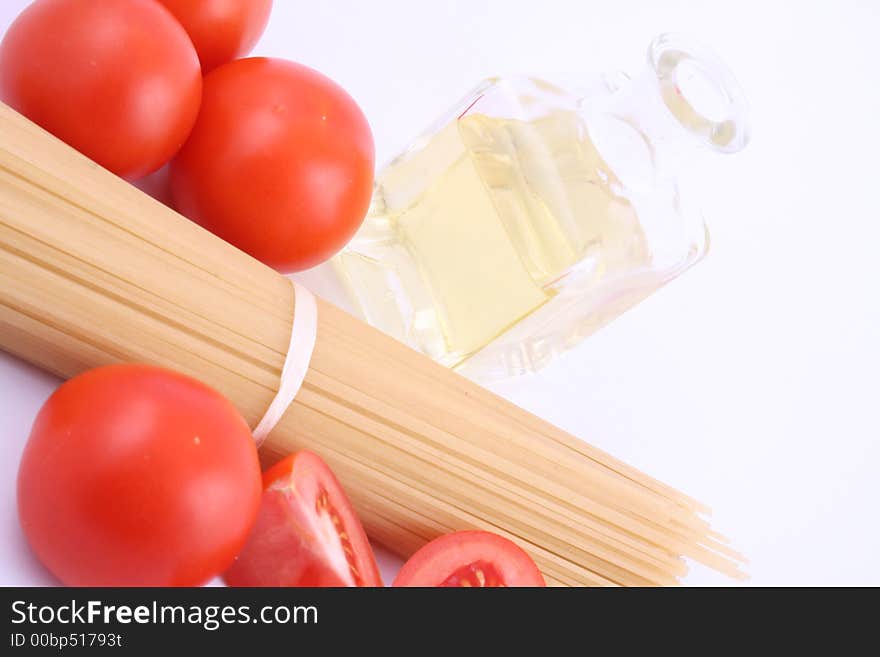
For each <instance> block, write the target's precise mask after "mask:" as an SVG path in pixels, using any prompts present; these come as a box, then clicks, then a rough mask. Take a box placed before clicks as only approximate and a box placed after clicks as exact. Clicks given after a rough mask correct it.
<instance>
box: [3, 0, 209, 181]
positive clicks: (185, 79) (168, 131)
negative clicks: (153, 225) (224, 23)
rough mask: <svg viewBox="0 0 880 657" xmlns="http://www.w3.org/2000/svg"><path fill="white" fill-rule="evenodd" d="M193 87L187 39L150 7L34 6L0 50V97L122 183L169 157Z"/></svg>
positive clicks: (197, 77) (47, 2)
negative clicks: (120, 177)
mask: <svg viewBox="0 0 880 657" xmlns="http://www.w3.org/2000/svg"><path fill="white" fill-rule="evenodd" d="M201 89H202V78H201V70H200V68H199V59H198V56H197V55H196V51H195V49H194V48H193V45H192V42H191V41H190V40H189V37H188V36H187V35H186V32H185V31H184V29H183V28H182V27H181V26H180V24H179V23H178V22H177V21H176V20H174V17H173V16H172V15H171V14H170V13H168V11H166V10H165V9H164V8H163V7H161V6H160V5H159V4H157V3H156V2H155V1H154V0H126V1H125V2H120V1H119V0H37V2H34V3H33V4H32V5H30V6H29V7H28V8H27V9H25V10H24V11H23V12H22V13H21V15H20V16H19V17H18V18H17V19H16V20H15V22H13V24H12V25H11V26H10V27H9V30H8V31H7V32H6V35H5V36H4V38H3V42H2V44H0V98H2V100H3V101H4V102H6V103H7V104H8V105H10V106H12V107H13V108H14V109H16V110H18V111H19V112H21V113H22V114H24V115H25V116H27V117H28V118H29V119H31V120H32V121H34V122H35V123H37V124H39V125H40V126H42V127H43V128H45V129H46V130H48V131H49V132H51V133H53V134H54V135H55V136H56V137H58V138H60V139H62V140H64V141H66V142H67V143H68V144H70V145H71V146H73V147H74V148H76V149H77V150H79V151H81V152H82V153H84V154H85V155H87V156H88V157H90V158H91V159H93V160H94V161H96V162H97V163H98V164H100V165H102V166H103V167H105V168H107V169H109V170H110V171H112V172H114V173H116V174H118V175H120V176H124V177H126V178H130V179H134V178H138V177H140V176H143V175H146V174H148V173H150V172H151V171H154V170H156V169H158V168H159V167H161V166H162V165H163V164H165V163H166V162H167V161H168V160H170V159H171V157H172V156H173V155H174V153H176V152H177V150H178V149H179V148H180V146H181V145H182V144H183V142H184V140H185V139H186V137H187V135H188V134H189V131H190V129H191V128H192V126H193V123H194V121H195V119H196V115H197V114H198V109H199V100H200V97H201Z"/></svg>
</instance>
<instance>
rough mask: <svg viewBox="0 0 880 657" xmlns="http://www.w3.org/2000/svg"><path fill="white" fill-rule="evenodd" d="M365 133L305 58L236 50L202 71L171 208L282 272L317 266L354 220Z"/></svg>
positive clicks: (369, 174) (366, 149) (362, 203)
mask: <svg viewBox="0 0 880 657" xmlns="http://www.w3.org/2000/svg"><path fill="white" fill-rule="evenodd" d="M372 184H373V138H372V135H371V133H370V127H369V125H368V124H367V120H366V119H365V118H364V115H363V113H362V112H361V110H360V109H359V108H358V106H357V104H355V102H354V100H352V99H351V97H350V96H349V95H348V94H346V93H345V91H343V90H342V89H341V88H340V87H339V86H337V85H336V84H335V83H334V82H332V81H331V80H330V79H328V78H326V77H324V76H323V75H321V74H320V73H318V72H316V71H313V70H311V69H309V68H306V67H305V66H300V65H299V64H294V63H293V62H287V61H283V60H278V59H267V58H264V57H258V58H251V59H239V60H236V61H234V62H230V63H229V64H225V65H223V66H221V67H220V68H218V69H216V70H214V72H212V73H211V74H209V75H208V76H207V77H206V78H205V87H204V95H203V99H202V108H201V111H200V112H199V118H198V119H197V121H196V125H195V128H193V131H192V135H190V138H189V140H188V141H187V142H186V145H185V146H184V147H183V148H182V149H181V151H180V153H179V154H178V155H177V157H176V158H174V160H173V161H172V163H171V196H172V198H173V199H174V204H175V207H176V208H177V209H178V211H179V212H180V213H181V214H183V215H185V216H187V217H189V218H190V219H192V220H193V221H196V222H198V223H199V224H201V225H202V226H204V227H205V228H207V229H208V230H210V231H212V232H214V233H216V234H217V235H219V236H220V237H222V238H223V239H225V240H226V241H227V242H231V243H232V244H234V245H235V246H237V247H238V248H240V249H242V250H243V251H246V252H247V253H250V254H251V255H252V256H254V257H255V258H257V259H258V260H262V261H263V262H265V263H266V264H268V265H270V266H272V267H275V268H276V269H278V270H280V271H282V272H288V271H295V270H300V269H306V268H308V267H312V266H314V265H317V264H319V263H321V262H323V261H324V260H326V259H327V258H329V257H330V256H331V255H333V254H334V253H335V252H336V251H338V250H339V249H340V248H342V247H343V246H344V245H345V243H346V242H348V240H349V239H351V236H352V235H354V233H355V231H356V230H357V229H358V227H359V226H360V224H361V222H362V221H363V218H364V215H365V214H366V211H367V207H368V206H369V203H370V195H371V193H372Z"/></svg>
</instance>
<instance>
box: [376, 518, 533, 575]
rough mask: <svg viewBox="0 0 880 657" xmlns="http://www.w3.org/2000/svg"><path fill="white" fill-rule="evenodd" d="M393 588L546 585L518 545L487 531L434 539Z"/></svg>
mask: <svg viewBox="0 0 880 657" xmlns="http://www.w3.org/2000/svg"><path fill="white" fill-rule="evenodd" d="M394 586H431V587H437V586H441V587H450V586H459V587H477V588H488V587H502V586H546V584H545V582H544V578H543V576H542V575H541V572H540V571H539V570H538V567H537V566H536V565H535V562H534V561H532V559H531V557H529V555H528V554H526V553H525V552H524V551H523V550H522V549H521V548H519V547H518V546H517V545H516V544H515V543H513V542H512V541H509V540H508V539H506V538H504V537H502V536H498V535H497V534H492V533H490V532H485V531H463V532H455V533H453V534H446V535H445V536H441V537H440V538H437V539H434V540H433V541H431V542H430V543H428V544H427V545H425V546H424V547H422V548H421V549H420V550H419V551H418V552H416V553H415V554H414V555H413V556H412V557H410V559H409V561H407V562H406V563H405V564H404V565H403V568H401V569H400V572H399V573H398V575H397V578H396V579H395V580H394Z"/></svg>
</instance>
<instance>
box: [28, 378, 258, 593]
mask: <svg viewBox="0 0 880 657" xmlns="http://www.w3.org/2000/svg"><path fill="white" fill-rule="evenodd" d="M260 494H261V485H260V467H259V462H258V459H257V452H256V448H255V446H254V441H253V437H252V435H251V432H250V429H249V428H248V426H247V423H246V422H245V421H244V419H243V418H242V417H241V415H240V414H239V413H238V412H237V411H236V409H235V408H234V407H233V406H232V404H231V403H230V402H229V401H228V400H226V399H225V398H224V397H223V396H221V395H220V394H219V393H217V392H215V391H214V390H212V389H211V388H209V387H207V386H205V385H204V384H202V383H200V382H198V381H196V380H195V379H191V378H189V377H186V376H183V375H181V374H177V373H175V372H171V371H168V370H163V369H160V368H156V367H151V366H146V365H111V366H107V367H101V368H98V369H94V370H90V371H88V372H86V373H84V374H81V375H79V376H77V377H75V378H73V379H71V380H69V381H68V382H66V383H64V384H63V385H61V386H60V387H59V388H58V389H57V390H56V391H55V393H54V394H53V395H52V396H51V397H50V398H49V399H48V400H47V401H46V403H45V404H44V406H43V408H42V409H41V410H40V412H39V414H38V415H37V418H36V421H35V422H34V426H33V430H32V432H31V435H30V438H29V440H28V443H27V445H26V447H25V450H24V454H23V456H22V460H21V464H20V466H19V472H18V512H19V520H20V522H21V526H22V528H23V530H24V533H25V535H26V537H27V539H28V541H29V543H30V545H31V547H32V548H33V550H34V551H35V552H36V554H37V556H38V557H39V559H40V560H41V561H42V562H43V564H44V565H45V566H46V567H47V568H48V569H49V570H50V571H51V572H52V573H53V574H55V576H56V577H58V578H59V579H60V580H61V581H62V582H63V583H64V584H66V585H69V586H195V585H198V584H203V583H204V582H206V581H207V580H208V579H210V578H211V577H213V576H215V575H217V574H219V573H221V572H222V571H223V570H224V569H225V568H226V567H227V566H228V565H229V564H230V563H231V562H232V559H233V558H234V556H235V555H236V554H237V553H238V551H239V550H240V549H241V547H242V545H243V544H244V542H245V540H246V538H247V534H248V532H249V531H250V528H251V526H252V525H253V522H254V520H255V518H256V513H257V510H258V508H259V503H260Z"/></svg>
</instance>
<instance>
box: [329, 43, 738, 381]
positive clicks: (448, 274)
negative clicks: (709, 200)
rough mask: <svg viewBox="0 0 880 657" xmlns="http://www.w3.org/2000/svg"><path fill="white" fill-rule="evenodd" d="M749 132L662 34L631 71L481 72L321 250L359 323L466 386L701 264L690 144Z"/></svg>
mask: <svg viewBox="0 0 880 657" xmlns="http://www.w3.org/2000/svg"><path fill="white" fill-rule="evenodd" d="M747 140H748V125H747V110H746V105H745V101H744V99H743V94H742V92H741V91H740V88H739V86H738V84H737V82H736V80H735V79H734V78H733V76H732V75H731V74H730V73H729V71H728V70H727V68H726V67H725V66H724V65H723V64H722V63H721V62H720V61H719V60H718V59H717V58H716V57H715V56H714V55H713V54H712V53H710V52H709V51H707V50H706V49H705V48H703V47H701V46H698V45H695V44H693V43H691V42H689V41H687V40H685V39H683V38H682V37H680V36H677V35H662V36H660V37H658V38H657V39H655V40H654V41H653V42H652V44H651V46H650V48H649V49H648V66H647V67H646V69H645V70H644V71H643V72H642V74H641V76H639V77H638V78H635V79H630V78H628V77H627V76H626V75H624V74H616V75H606V76H603V77H601V78H598V79H595V80H593V81H592V82H591V83H590V84H588V85H586V86H585V87H584V88H583V89H582V90H580V91H578V92H574V91H569V90H565V89H561V88H559V87H557V86H554V85H553V84H551V83H549V82H547V81H544V80H540V79H535V78H526V77H511V78H499V79H489V80H486V81H484V82H483V83H482V84H480V85H479V86H478V87H477V88H476V89H474V91H473V92H472V93H471V94H469V95H468V96H467V97H466V98H465V99H463V100H462V101H461V102H460V103H458V104H457V105H456V106H455V107H454V108H453V109H452V110H451V111H450V112H449V113H448V114H446V115H445V116H444V117H442V118H441V119H440V121H438V122H437V123H436V124H435V125H434V126H432V127H431V128H430V129H429V130H427V131H426V132H425V133H424V134H423V135H422V136H420V137H419V138H418V139H416V140H415V142H414V143H412V144H411V145H410V147H409V148H408V149H407V150H406V151H405V152H404V153H403V154H401V155H400V156H398V157H397V158H395V159H394V160H393V161H391V162H390V163H389V164H388V165H387V166H386V167H385V168H384V169H383V170H382V171H381V172H380V173H379V174H378V176H377V181H376V188H375V192H374V195H373V202H372V206H371V209H370V212H369V214H368V216H367V218H366V220H365V221H364V224H363V226H362V227H361V229H360V230H359V232H358V233H357V234H356V236H355V237H354V239H353V240H352V241H351V243H350V244H349V245H348V246H347V247H346V248H345V249H344V250H343V251H342V252H341V253H340V254H339V255H337V257H336V258H335V259H334V267H335V269H336V270H337V272H338V273H339V275H340V277H341V278H342V280H343V281H344V283H345V284H346V286H347V288H348V290H349V292H350V294H351V296H352V297H353V299H354V301H355V302H356V303H355V305H356V306H357V307H358V308H359V310H360V312H361V313H362V315H363V318H364V319H365V320H366V321H367V322H369V323H370V324H372V325H374V326H376V327H378V328H379V329H381V330H383V331H385V332H386V333H389V334H390V335H392V336H394V337H396V338H398V339H399V340H402V341H403V342H406V343H407V344H409V345H410V346H412V347H413V348H415V349H417V350H419V351H421V352H423V353H425V354H427V355H428V356H430V357H432V358H434V359H435V360H437V361H439V362H441V363H444V364H446V365H448V366H450V367H456V368H459V369H461V370H462V371H463V373H464V374H466V375H468V376H470V377H472V378H475V379H482V380H487V379H493V378H499V377H503V376H506V375H512V374H519V373H523V372H528V371H533V370H536V369H538V368H540V367H541V366H543V365H544V364H546V363H547V362H549V360H550V359H551V358H553V357H554V356H556V355H558V354H560V353H562V352H564V351H565V350H567V349H569V348H570V347H572V346H574V345H575V344H577V343H578V342H580V341H581V340H582V339H583V338H585V337H586V336H588V335H590V334H591V333H592V332H594V331H595V330H597V329H598V328H600V327H601V326H603V325H604V324H606V323H607V322H608V321H609V320H611V319H613V318H614V317H616V316H618V315H620V314H621V313H623V312H624V311H625V310H626V309H628V308H629V307H631V306H632V305H634V304H635V303H637V302H638V301H640V300H641V299H643V298H644V297H646V296H647V295H649V294H650V293H651V292H653V291H654V290H656V289H657V288H658V287H660V286H661V285H663V284H664V283H666V282H667V281H669V280H670V279H672V278H674V277H675V276H677V275H678V274H680V273H681V272H682V271H684V270H685V269H687V268H688V267H690V266H691V265H693V264H694V263H695V262H697V261H698V260H699V259H700V258H701V257H702V256H703V255H704V254H705V253H706V250H707V248H708V244H709V242H708V234H707V231H706V227H705V224H704V221H703V218H702V215H701V214H700V213H699V212H698V211H696V210H695V209H693V208H691V207H689V206H688V205H687V204H686V203H685V201H683V200H682V199H681V197H680V195H679V185H678V182H677V180H676V174H677V172H678V171H679V170H680V169H681V167H682V165H683V164H684V163H686V162H687V159H688V153H689V148H690V147H691V146H694V145H700V144H701V145H703V146H706V147H708V148H710V149H711V150H714V151H717V152H721V153H732V152H736V151H738V150H740V149H741V148H742V147H743V146H744V145H745V144H746V142H747Z"/></svg>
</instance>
